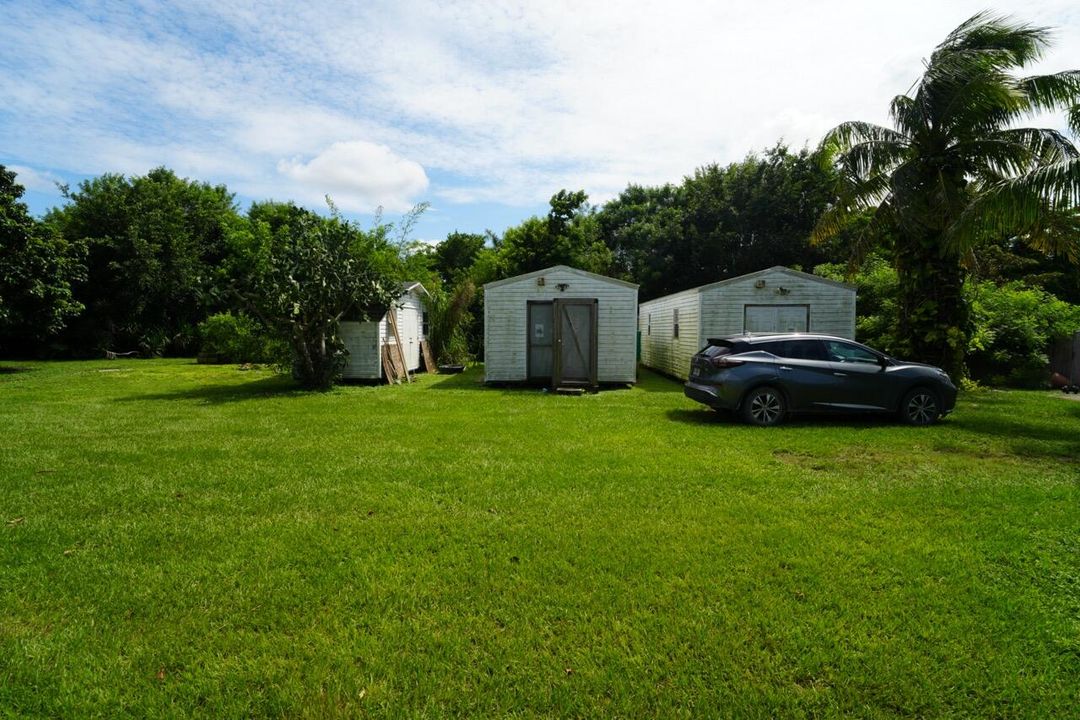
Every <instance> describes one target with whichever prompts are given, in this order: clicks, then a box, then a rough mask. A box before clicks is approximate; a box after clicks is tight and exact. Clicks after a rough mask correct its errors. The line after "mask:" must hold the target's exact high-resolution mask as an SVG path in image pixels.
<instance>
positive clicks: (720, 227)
mask: <svg viewBox="0 0 1080 720" xmlns="http://www.w3.org/2000/svg"><path fill="white" fill-rule="evenodd" d="M834 175H835V173H833V172H832V171H831V169H830V168H827V167H822V165H821V163H820V162H819V161H818V158H817V157H816V156H815V154H814V153H811V152H810V151H808V150H806V149H803V150H800V151H798V152H792V151H790V150H788V148H787V147H785V146H784V145H782V144H778V145H776V146H774V147H772V148H769V149H768V150H766V151H764V152H762V153H754V154H751V155H748V156H747V157H746V158H745V159H743V160H742V161H740V162H737V163H732V164H730V165H727V166H720V165H715V164H714V165H706V166H704V167H702V168H699V169H698V170H696V171H695V172H694V174H693V175H692V176H690V177H687V178H685V179H684V180H683V182H682V183H681V184H680V185H678V186H675V185H664V186H662V187H640V186H634V185H631V186H630V187H628V188H627V189H626V190H624V191H623V192H622V193H621V194H620V195H619V197H617V198H616V199H614V200H612V201H611V202H609V203H607V204H606V205H604V207H603V208H602V209H601V210H600V211H599V212H598V213H597V221H598V223H599V227H600V236H601V238H602V239H603V240H604V242H605V243H606V244H607V245H608V247H609V248H610V249H611V251H612V253H613V255H614V265H615V268H616V272H617V273H618V274H621V275H622V276H623V277H626V278H628V279H633V280H634V281H635V282H638V283H640V284H641V296H642V298H644V299H648V298H652V297H657V296H659V295H665V294H668V293H671V292H676V291H679V290H685V289H687V288H689V287H693V286H695V285H702V284H705V283H709V282H714V281H716V280H723V279H725V278H729V277H734V276H736V275H742V274H744V273H748V272H753V271H755V270H761V269H762V268H764V267H767V266H769V265H778V264H779V265H795V266H801V267H804V268H807V269H809V268H811V267H813V266H814V265H816V264H818V263H821V262H824V261H825V260H826V259H827V255H828V252H827V249H826V248H823V247H812V246H811V245H810V242H809V238H810V233H811V231H812V230H813V227H814V224H815V223H816V222H817V219H818V217H819V216H820V215H821V213H822V212H824V210H825V209H826V207H828V205H829V203H830V202H831V201H832V199H833V185H834V182H835V178H834Z"/></svg>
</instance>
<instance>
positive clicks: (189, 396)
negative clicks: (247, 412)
mask: <svg viewBox="0 0 1080 720" xmlns="http://www.w3.org/2000/svg"><path fill="white" fill-rule="evenodd" d="M311 395H312V391H309V390H304V389H303V388H301V387H300V386H299V385H297V384H296V382H295V381H294V380H293V379H292V378H289V377H285V376H277V377H269V378H262V379H259V380H252V381H251V382H246V383H240V384H236V385H233V384H222V385H199V386H197V387H191V388H184V389H182V390H173V391H170V392H160V393H140V394H139V395H129V396H127V397H122V398H117V399H116V401H117V402H144V401H146V402H154V401H161V400H197V401H201V402H202V403H204V404H208V405H220V404H223V403H233V402H243V401H245V400H265V399H267V398H301V397H310V396H311Z"/></svg>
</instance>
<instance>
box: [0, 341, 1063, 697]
mask: <svg viewBox="0 0 1080 720" xmlns="http://www.w3.org/2000/svg"><path fill="white" fill-rule="evenodd" d="M9 370H10V368H9ZM479 377H480V373H479V372H478V371H477V370H471V371H469V372H468V373H466V374H465V375H463V376H451V377H446V376H440V377H421V378H420V379H419V381H418V382H416V383H415V384H413V385H411V386H407V387H364V386H350V387H342V388H339V389H336V390H335V391H333V392H331V393H328V394H304V393H300V392H296V391H294V390H292V389H291V387H290V384H289V382H288V381H287V380H286V379H284V378H281V377H276V376H272V375H270V374H269V373H265V372H260V371H254V372H242V371H239V370H237V369H236V368H234V367H206V366H197V365H194V364H191V363H190V362H186V361H132V362H86V363H54V364H32V363H31V364H25V365H24V368H23V371H20V372H11V371H9V372H4V373H0V716H35V715H48V716H57V717H86V716H98V717H106V718H112V717H121V716H131V717H158V716H185V715H194V714H197V715H200V716H205V717H244V716H281V717H334V716H371V717H382V716H387V717H430V718H439V717H447V716H473V717H503V716H514V717H528V716H558V717H574V716H577V717H627V718H639V717H665V718H667V717H691V716H696V717H717V716H739V717H769V716H791V717H798V716H840V715H856V716H862V717H885V716H894V715H901V716H907V715H913V716H927V717H943V716H999V717H1001V716H1007V717H1032V718H1047V717H1066V716H1073V717H1075V716H1077V714H1078V712H1080V711H1078V708H1080V403H1075V402H1067V401H1065V400H1064V399H1062V398H1060V397H1054V396H1051V395H1050V394H1048V393H1020V392H985V393H978V394H973V395H967V396H965V397H963V398H962V399H961V402H960V404H959V407H958V409H957V412H956V413H955V415H953V416H952V417H950V418H948V419H947V420H945V421H944V422H943V423H942V424H941V425H939V426H937V427H933V428H909V427H904V426H900V425H897V424H893V423H891V422H887V421H848V420H839V421H837V420H829V421H821V420H814V421H797V422H794V423H792V424H790V425H787V426H784V427H780V428H773V429H756V428H749V427H744V426H741V425H735V424H732V423H731V422H729V421H727V420H725V419H724V418H723V417H721V416H719V415H716V414H713V413H710V412H709V411H706V410H704V409H703V408H701V407H699V406H697V405H695V404H694V403H692V402H690V401H689V400H687V399H685V398H684V397H683V396H682V393H681V388H680V386H679V385H678V384H676V383H674V382H671V381H669V380H665V379H663V378H659V377H657V376H653V375H650V374H648V373H644V372H643V374H642V382H641V383H640V385H639V386H638V387H636V388H634V389H632V390H618V391H605V392H601V393H599V394H597V395H589V396H584V397H555V396H551V395H547V394H543V393H540V392H536V391H530V390H494V389H485V388H483V387H482V386H481V385H479V384H478V378H479Z"/></svg>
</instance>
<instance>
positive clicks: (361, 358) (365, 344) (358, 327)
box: [341, 292, 424, 380]
mask: <svg viewBox="0 0 1080 720" xmlns="http://www.w3.org/2000/svg"><path fill="white" fill-rule="evenodd" d="M394 306H395V309H394V312H395V313H396V319H397V323H398V331H399V332H400V333H401V344H402V345H403V346H404V349H405V362H406V364H407V365H408V368H409V371H410V372H412V371H415V370H419V369H420V340H421V338H422V337H423V312H424V303H423V300H422V299H421V298H420V297H419V296H418V295H417V294H416V293H415V292H408V293H405V294H404V295H402V296H401V297H400V298H398V300H397V301H396V302H395V303H394ZM398 306H401V307H398ZM341 339H342V341H343V342H344V343H345V349H346V350H348V351H349V359H348V361H347V362H346V364H345V368H344V369H343V370H342V372H341V376H342V377H343V378H345V379H347V380H379V379H381V378H382V346H383V345H384V344H390V345H393V344H395V343H396V342H397V341H396V340H395V339H394V330H393V328H391V327H390V323H389V322H387V320H386V316H385V315H384V316H383V317H382V319H381V320H379V321H378V322H376V321H374V320H371V321H368V322H343V323H341Z"/></svg>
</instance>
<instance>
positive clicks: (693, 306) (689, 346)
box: [638, 289, 701, 378]
mask: <svg viewBox="0 0 1080 720" xmlns="http://www.w3.org/2000/svg"><path fill="white" fill-rule="evenodd" d="M700 305H701V303H700V296H699V294H698V291H697V290H696V289H695V290H686V291H684V292H680V293H675V294H674V295H667V296H666V297H662V298H658V299H656V300H650V301H649V302H645V303H642V304H641V306H640V307H639V309H638V330H639V332H640V333H641V364H642V365H645V366H646V367H650V368H653V369H655V370H660V371H661V372H664V373H667V374H668V375H672V376H674V377H679V378H686V377H687V375H688V374H689V372H690V358H691V357H692V356H693V355H694V353H696V352H697V351H698V350H700V349H701V332H700ZM676 310H678V311H679V337H677V338H676V337H675V311H676ZM650 320H651V322H650Z"/></svg>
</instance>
